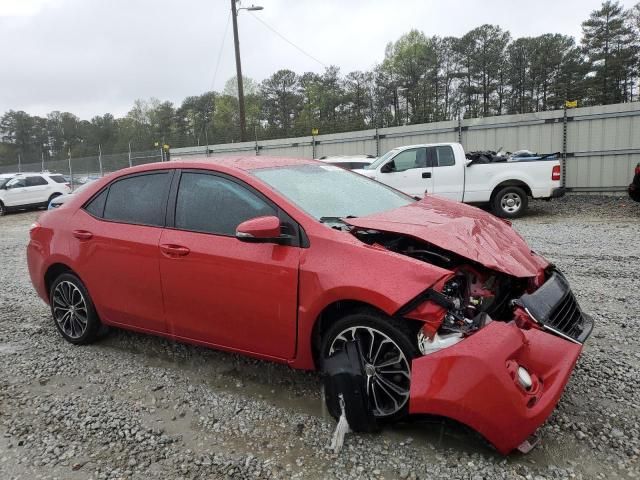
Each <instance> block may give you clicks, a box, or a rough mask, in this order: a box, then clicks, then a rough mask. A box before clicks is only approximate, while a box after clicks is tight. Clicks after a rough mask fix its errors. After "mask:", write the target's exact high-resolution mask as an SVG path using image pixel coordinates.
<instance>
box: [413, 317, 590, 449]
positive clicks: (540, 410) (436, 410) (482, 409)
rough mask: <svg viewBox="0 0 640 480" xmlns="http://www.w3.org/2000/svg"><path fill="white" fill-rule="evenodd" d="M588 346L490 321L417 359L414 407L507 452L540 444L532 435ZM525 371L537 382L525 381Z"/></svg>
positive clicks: (560, 393) (542, 332)
mask: <svg viewBox="0 0 640 480" xmlns="http://www.w3.org/2000/svg"><path fill="white" fill-rule="evenodd" d="M581 351H582V345H579V344H577V343H571V342H567V341H566V340H564V339H563V338H560V337H558V336H555V335H551V334H549V333H546V332H544V331H542V330H538V329H535V328H532V329H529V330H521V329H519V328H518V327H517V326H516V325H515V323H513V322H510V323H504V322H497V321H494V322H491V323H489V324H488V325H487V326H486V327H484V328H483V329H481V330H479V331H478V332H476V333H474V334H473V335H471V336H470V337H468V338H466V339H465V340H464V341H462V342H460V343H458V344H456V345H454V346H451V347H449V348H445V349H442V350H440V351H439V352H436V353H432V354H429V355H425V356H423V357H419V358H415V359H414V360H413V362H412V365H411V390H410V397H409V411H410V413H426V414H431V415H441V416H445V417H448V418H452V419H454V420H457V421H458V422H460V423H463V424H465V425H467V426H469V427H471V428H473V429H474V430H475V431H477V432H479V433H480V434H481V435H483V436H484V437H485V438H486V439H487V440H488V441H489V442H491V443H492V444H493V445H494V446H495V447H496V449H497V450H498V451H499V452H500V453H502V454H503V455H506V454H508V453H510V452H511V451H513V450H515V449H520V450H521V451H523V450H525V451H526V450H529V449H530V448H532V447H533V445H534V444H535V440H534V439H531V438H530V436H531V435H532V434H533V433H534V432H535V431H536V430H537V429H538V427H539V426H540V425H541V424H542V423H543V422H544V421H545V420H546V419H547V418H548V417H549V415H550V414H551V412H552V411H553V409H554V408H555V407H556V404H557V403H558V400H559V399H560V397H561V395H562V392H563V391H564V387H565V385H566V384H567V381H568V380H569V377H570V376H571V372H572V370H573V368H574V366H575V363H576V361H577V359H578V357H579V356H580V352H581ZM521 369H524V370H526V372H527V376H528V378H529V379H530V382H526V383H524V384H523V382H521V381H520V379H519V376H518V372H519V371H521Z"/></svg>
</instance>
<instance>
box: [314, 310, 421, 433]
mask: <svg viewBox="0 0 640 480" xmlns="http://www.w3.org/2000/svg"><path fill="white" fill-rule="evenodd" d="M352 332H353V333H352ZM354 335H355V337H356V338H358V339H359V340H360V347H361V349H362V352H363V356H364V357H365V358H364V363H365V370H369V369H371V367H373V368H372V369H371V371H372V374H371V375H369V372H368V371H366V372H365V373H366V374H367V375H366V377H367V385H368V388H367V393H368V396H369V404H370V405H371V406H372V408H373V410H374V412H373V413H374V415H375V417H376V419H377V420H378V421H380V422H392V421H395V420H399V419H401V418H403V417H405V416H407V414H408V412H409V389H410V384H411V360H412V359H413V358H415V357H416V356H418V353H419V352H418V346H417V340H416V334H415V333H412V332H411V330H410V329H409V326H408V325H407V324H405V323H403V322H402V321H400V320H397V319H395V318H390V317H387V316H385V315H383V314H381V313H378V312H376V311H373V310H366V309H365V310H356V311H354V312H351V313H349V314H347V315H346V316H344V317H342V318H341V319H339V320H337V321H336V322H334V323H333V324H332V325H331V326H330V327H329V328H328V329H327V331H326V332H325V333H324V334H323V336H322V341H321V347H320V356H321V359H324V358H327V357H328V356H329V355H330V354H331V353H333V352H334V351H336V350H339V349H340V344H341V343H343V342H344V340H343V339H345V340H352V339H353V337H354ZM385 338H386V340H387V341H383V340H384V339H385ZM389 341H390V342H391V343H389ZM372 343H373V345H372ZM372 346H373V349H372V348H371V347H372ZM400 354H401V355H400ZM394 358H397V359H398V362H396V363H393V364H389V363H388V362H389V361H392V360H393V359H394ZM389 371H392V372H395V373H393V374H389V373H387V372H389ZM389 383H391V384H392V385H394V386H395V387H396V390H390V389H389V387H388V385H389Z"/></svg>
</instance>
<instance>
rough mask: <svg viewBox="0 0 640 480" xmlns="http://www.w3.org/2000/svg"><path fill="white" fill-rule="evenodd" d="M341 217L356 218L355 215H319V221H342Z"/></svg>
mask: <svg viewBox="0 0 640 480" xmlns="http://www.w3.org/2000/svg"><path fill="white" fill-rule="evenodd" d="M343 218H358V217H356V216H355V215H342V216H340V217H320V223H344V220H342V219H343Z"/></svg>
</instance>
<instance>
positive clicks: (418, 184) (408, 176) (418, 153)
mask: <svg viewBox="0 0 640 480" xmlns="http://www.w3.org/2000/svg"><path fill="white" fill-rule="evenodd" d="M431 175H432V168H431V167H429V166H428V165H427V149H426V148H425V147H419V148H409V149H407V150H402V151H401V152H399V153H398V154H397V155H396V156H394V157H393V158H391V159H389V161H388V162H387V163H385V164H384V165H382V166H381V167H380V173H379V175H377V176H376V180H378V181H379V182H382V183H384V184H386V185H389V186H390V187H393V188H395V189H397V190H400V191H401V192H404V193H406V194H407V195H411V196H414V197H424V195H425V193H432V189H433V187H432V185H433V184H432V179H431Z"/></svg>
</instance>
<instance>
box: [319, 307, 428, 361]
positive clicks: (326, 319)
mask: <svg viewBox="0 0 640 480" xmlns="http://www.w3.org/2000/svg"><path fill="white" fill-rule="evenodd" d="M363 309H366V310H369V311H371V312H376V313H379V314H380V315H382V316H388V314H387V313H385V312H384V311H382V310H380V309H379V308H378V307H376V306H374V305H371V304H369V303H365V302H360V301H358V300H339V301H337V302H334V303H331V304H329V305H327V306H326V307H325V308H324V309H323V310H322V312H320V315H318V318H317V319H316V322H315V323H314V325H313V330H312V332H311V353H312V355H313V362H314V363H315V365H316V367H317V366H318V365H319V363H318V360H319V358H318V357H319V354H320V343H321V341H322V335H323V334H324V332H326V331H327V330H328V329H329V327H330V326H331V325H332V324H333V323H334V322H335V321H337V320H339V319H341V318H342V317H344V316H346V315H348V314H349V313H351V312H354V311H356V310H363ZM405 321H406V322H407V323H410V324H411V325H412V328H415V331H416V332H417V331H418V329H419V328H420V325H422V322H419V321H417V320H408V319H406V320H405Z"/></svg>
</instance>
